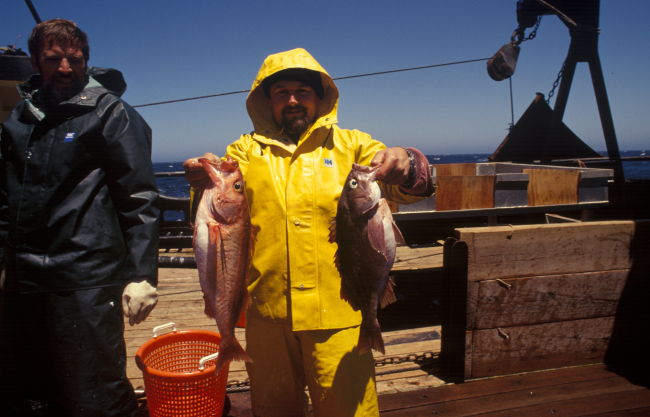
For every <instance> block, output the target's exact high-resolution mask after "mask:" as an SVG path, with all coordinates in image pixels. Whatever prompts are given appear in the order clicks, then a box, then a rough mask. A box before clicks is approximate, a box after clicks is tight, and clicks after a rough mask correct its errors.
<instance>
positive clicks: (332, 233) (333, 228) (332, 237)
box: [329, 217, 336, 243]
mask: <svg viewBox="0 0 650 417" xmlns="http://www.w3.org/2000/svg"><path fill="white" fill-rule="evenodd" d="M329 229H330V234H329V242H330V243H334V242H336V217H332V220H330V227H329Z"/></svg>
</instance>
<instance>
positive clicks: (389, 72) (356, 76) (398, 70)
mask: <svg viewBox="0 0 650 417" xmlns="http://www.w3.org/2000/svg"><path fill="white" fill-rule="evenodd" d="M488 59H490V58H480V59H471V60H469V61H457V62H448V63H446V64H436V65H427V66H424V67H413V68H403V69H397V70H391V71H381V72H371V73H368V74H359V75H349V76H346V77H338V78H332V79H333V80H335V81H336V80H347V79H349V78H359V77H370V76H373V75H382V74H392V73H394V72H403V71H414V70H421V69H426V68H436V67H444V66H448V65H458V64H467V63H470V62H477V61H487V60H488ZM250 91H251V90H241V91H231V92H229V93H220V94H210V95H208V96H198V97H190V98H181V99H178V100H169V101H159V102H157V103H149V104H138V105H137V106H133V107H134V108H135V107H147V106H157V105H159V104H169V103H178V102H181V101H190V100H199V99H202V98H210V97H221V96H228V95H232V94H242V93H248V92H250Z"/></svg>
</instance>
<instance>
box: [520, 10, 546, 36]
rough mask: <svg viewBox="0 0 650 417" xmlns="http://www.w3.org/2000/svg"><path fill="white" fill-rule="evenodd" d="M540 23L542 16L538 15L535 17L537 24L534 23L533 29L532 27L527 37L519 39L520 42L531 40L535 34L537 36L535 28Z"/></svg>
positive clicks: (537, 27)
mask: <svg viewBox="0 0 650 417" xmlns="http://www.w3.org/2000/svg"><path fill="white" fill-rule="evenodd" d="M540 23H542V16H539V17H538V18H537V24H536V25H535V29H533V31H532V32H530V35H528V37H527V38H523V39H522V40H521V42H524V41H532V40H533V39H535V36H537V29H539V24H540Z"/></svg>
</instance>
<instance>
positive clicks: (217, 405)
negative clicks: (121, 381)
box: [135, 323, 229, 417]
mask: <svg viewBox="0 0 650 417" xmlns="http://www.w3.org/2000/svg"><path fill="white" fill-rule="evenodd" d="M167 327H172V332H171V333H168V334H165V335H162V336H158V334H157V333H158V331H159V330H161V329H163V328H167ZM220 341H221V336H220V335H219V333H216V332H210V331H206V330H183V331H177V330H176V325H175V324H174V323H168V324H165V325H163V326H158V327H156V328H154V329H153V338H152V339H151V340H149V341H148V342H146V343H145V344H143V345H142V346H141V347H140V349H138V352H137V353H136V354H135V361H136V363H137V365H138V368H140V370H141V371H142V375H143V377H144V387H145V393H146V396H147V405H148V406H149V415H150V416H151V417H169V416H186V417H193V416H196V417H205V416H217V417H220V416H221V414H222V411H223V404H224V400H225V396H226V384H227V381H228V368H229V364H226V365H224V367H223V368H222V369H221V370H219V372H217V370H216V367H215V364H214V362H215V359H216V358H217V356H218V350H219V342H220Z"/></svg>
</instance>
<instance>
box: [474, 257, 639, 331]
mask: <svg viewBox="0 0 650 417" xmlns="http://www.w3.org/2000/svg"><path fill="white" fill-rule="evenodd" d="M628 274H629V270H623V271H605V272H591V273H585V274H566V275H550V276H542V277H531V278H517V279H505V280H502V282H503V283H504V284H505V285H511V287H510V288H509V289H508V288H505V287H504V284H501V283H499V282H497V281H494V280H489V281H480V282H478V283H473V284H477V285H478V286H479V287H480V290H479V293H478V309H477V313H476V320H477V325H476V328H477V329H491V328H496V327H511V326H521V325H526V324H538V323H549V322H556V321H568V320H577V319H587V318H595V317H607V316H613V315H614V314H616V307H617V306H618V300H619V298H620V296H621V292H622V291H623V288H624V287H625V283H626V280H627V277H628ZM468 297H472V295H471V294H468Z"/></svg>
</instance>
